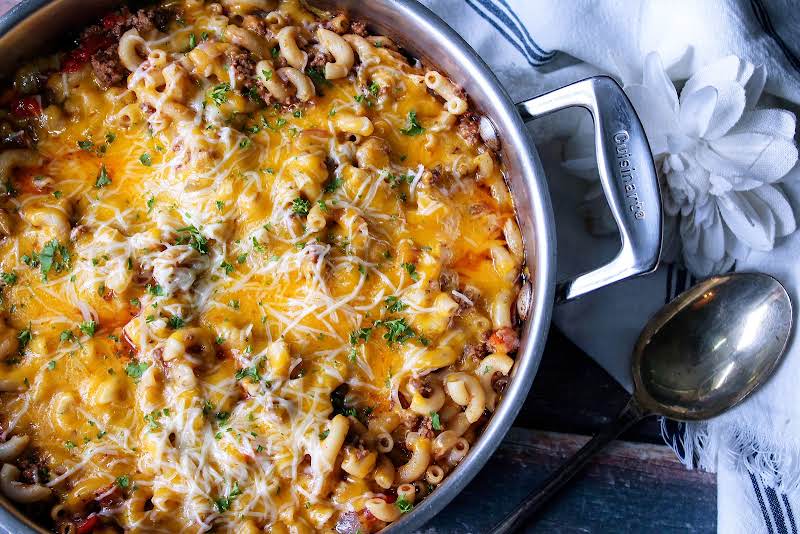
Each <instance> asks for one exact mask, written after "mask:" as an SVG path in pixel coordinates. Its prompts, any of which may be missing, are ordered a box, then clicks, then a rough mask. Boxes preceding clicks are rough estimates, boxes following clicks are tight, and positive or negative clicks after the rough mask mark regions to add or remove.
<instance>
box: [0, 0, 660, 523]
mask: <svg viewBox="0 0 800 534" xmlns="http://www.w3.org/2000/svg"><path fill="white" fill-rule="evenodd" d="M121 3H123V2H121V1H119V0H22V1H21V2H20V4H18V5H17V6H16V7H14V8H13V9H12V10H11V11H10V12H8V13H6V14H5V15H3V16H2V17H0V75H3V76H7V75H9V74H12V73H13V72H14V70H15V69H16V68H17V67H18V66H19V65H20V64H21V63H22V62H23V61H24V60H25V59H27V58H31V57H34V56H35V55H36V54H38V53H43V52H46V51H47V50H48V48H53V47H56V46H62V47H63V44H64V43H63V38H62V36H63V35H64V34H65V33H66V32H69V31H74V30H75V29H77V28H80V27H82V26H83V25H85V24H87V23H89V22H90V21H91V20H92V19H93V18H94V17H96V16H98V15H99V14H101V13H102V12H104V11H106V10H108V9H109V8H111V7H113V6H116V5H119V4H121ZM313 3H314V4H317V5H319V6H320V7H326V8H338V9H344V10H346V11H347V12H348V13H349V14H350V15H351V16H352V17H353V18H359V19H362V20H365V21H367V22H368V24H369V26H370V27H371V29H373V30H375V31H376V32H377V33H382V34H385V35H387V36H389V37H391V38H392V39H394V40H395V41H396V42H397V43H398V44H400V45H402V46H403V47H404V48H406V49H407V50H408V51H409V52H410V53H411V54H412V55H414V56H416V57H419V58H420V59H422V61H423V62H425V63H426V64H428V65H434V66H436V67H437V68H438V69H441V70H442V71H443V72H445V73H447V75H448V76H449V77H450V78H452V79H453V80H454V81H455V82H456V83H457V84H459V85H461V86H462V87H463V88H464V89H465V91H466V92H467V94H468V95H469V96H470V98H471V100H472V102H473V104H474V105H475V107H476V108H477V110H478V111H479V112H480V113H481V114H483V115H484V116H486V117H487V118H489V120H490V121H491V123H492V125H493V126H494V131H495V133H496V136H497V139H499V142H500V155H501V158H502V160H503V163H504V166H505V170H506V177H507V181H508V184H509V186H510V189H511V193H512V195H513V197H514V201H515V205H516V207H517V217H518V220H519V223H520V228H521V230H522V233H523V237H524V239H525V245H526V254H527V264H528V268H529V270H530V273H531V275H532V276H531V279H530V289H531V291H530V292H526V291H523V294H522V296H521V298H522V299H523V300H522V302H520V303H519V307H520V309H522V310H523V312H524V313H523V314H522V315H523V316H524V317H525V322H524V326H523V335H522V344H521V347H520V349H519V352H518V355H517V364H516V366H515V370H514V372H513V378H512V380H511V381H510V383H509V386H508V389H507V390H506V392H505V394H504V398H503V400H502V402H501V403H500V405H499V407H498V409H497V410H496V412H495V413H494V415H493V417H492V418H491V420H490V422H489V424H488V425H487V426H486V428H485V430H484V432H483V434H482V435H481V437H480V439H479V440H478V441H477V443H475V444H474V446H473V447H472V449H471V451H470V453H469V455H468V456H467V457H466V458H465V459H464V461H463V462H462V463H461V464H460V465H459V466H458V468H457V469H455V470H454V471H453V472H452V473H451V474H450V476H449V477H448V478H447V479H445V482H443V483H442V484H441V485H440V486H439V487H438V488H437V489H436V491H434V492H433V494H432V495H430V496H429V497H428V498H426V499H425V500H424V501H422V502H421V503H420V504H419V505H418V506H416V507H415V509H414V510H413V512H411V513H409V514H406V515H405V516H404V517H403V518H402V519H400V520H399V521H397V522H395V523H392V524H391V525H390V526H389V527H387V528H386V529H385V530H384V532H386V533H399V532H409V531H412V530H414V529H417V528H419V527H421V526H422V525H423V524H424V523H426V522H427V521H428V520H430V519H431V518H432V517H433V516H434V515H435V514H436V513H438V512H439V511H440V510H441V509H442V508H444V506H445V505H447V503H448V502H450V501H451V500H452V499H453V498H454V497H455V496H456V495H457V494H458V493H459V492H460V491H461V489H462V488H463V487H464V486H465V485H466V484H467V483H468V482H469V481H470V480H471V479H472V478H473V477H474V476H475V475H476V474H477V473H478V471H479V470H480V469H481V467H483V465H484V464H485V463H486V461H487V460H488V458H489V457H490V456H491V454H492V453H493V452H494V450H495V449H496V448H497V446H498V445H499V443H500V441H501V440H502V439H503V436H505V434H506V432H507V431H508V429H509V428H510V427H511V425H512V423H513V422H514V418H515V417H516V415H517V413H518V412H519V409H520V408H521V406H522V404H523V402H524V400H525V397H526V396H527V393H528V390H529V389H530V385H531V383H532V382H533V378H534V376H535V375H536V371H537V369H538V367H539V361H540V358H541V353H542V349H543V348H544V343H545V338H546V336H547V331H548V328H549V326H550V317H551V313H552V309H553V306H554V304H555V303H558V302H563V301H567V300H571V299H574V298H577V297H580V296H581V295H583V294H586V293H588V292H591V291H594V290H596V289H599V288H601V287H604V286H606V285H609V284H612V283H614V282H617V281H619V280H623V279H626V278H629V277H632V276H636V275H639V274H642V273H647V272H650V271H652V270H653V269H654V268H655V267H656V266H657V264H658V258H659V253H660V248H661V232H662V215H661V199H660V194H659V189H658V182H657V177H656V172H655V168H654V166H653V161H652V157H651V154H650V150H649V146H648V144H647V139H646V137H645V135H644V132H643V130H642V127H641V124H640V123H639V120H638V118H637V117H636V114H635V112H634V110H633V108H632V107H631V105H630V103H629V102H628V100H627V98H626V97H625V95H624V93H623V92H622V90H621V89H620V88H619V86H618V85H617V84H616V83H615V82H614V81H613V80H612V79H610V78H606V77H596V78H590V79H587V80H583V81H580V82H577V83H575V84H572V85H569V86H566V87H563V88H561V89H557V90H555V91H552V92H550V93H547V94H545V95H542V96H539V97H536V98H533V99H531V100H527V101H525V102H521V103H519V104H516V105H515V104H514V102H512V101H511V99H510V98H509V96H508V94H507V93H506V91H505V90H504V89H503V88H502V86H501V85H500V83H499V81H498V80H497V78H496V77H495V76H494V74H492V72H491V71H490V70H489V68H488V67H487V65H486V64H485V63H484V62H483V61H482V60H481V58H480V57H478V55H477V54H476V53H475V51H474V50H472V49H471V48H470V47H469V45H468V44H467V43H466V42H465V41H464V40H463V39H462V38H461V37H460V36H459V35H458V34H457V33H456V32H455V31H454V30H453V29H451V28H450V27H449V26H447V24H445V23H444V22H443V21H442V20H441V19H439V18H438V17H437V16H436V15H434V14H433V13H431V12H430V11H429V10H428V9H426V8H425V7H424V6H422V5H421V4H419V3H417V2H416V1H414V0H369V1H362V0H315V1H313ZM571 106H581V107H584V108H586V109H588V110H589V111H590V112H591V113H592V116H593V118H594V123H595V143H596V147H597V150H596V153H597V160H598V167H599V169H600V174H601V179H602V184H603V189H604V192H605V195H606V198H607V200H608V203H609V205H610V207H611V211H612V213H613V215H614V218H615V220H616V222H617V226H618V227H619V231H620V238H621V247H620V251H619V253H618V255H617V256H616V257H615V258H614V259H613V260H612V261H611V262H610V263H608V264H606V265H603V266H601V267H598V268H597V269H596V270H593V271H591V272H588V273H584V274H582V275H580V276H577V277H575V278H572V279H569V280H566V281H562V282H559V283H556V279H555V273H556V261H557V255H556V243H555V235H556V234H555V227H554V221H553V214H552V210H551V204H550V197H549V193H548V191H547V183H546V180H545V175H544V173H543V171H542V168H541V165H540V162H539V156H538V154H537V152H536V148H535V146H534V144H533V143H532V142H531V139H530V138H529V136H528V132H527V131H526V129H525V122H526V121H529V120H532V119H535V118H537V117H540V116H543V115H546V114H548V113H551V112H554V111H557V110H559V109H563V108H566V107H571ZM0 503H2V504H3V506H0V532H3V531H7V532H10V533H14V534H18V533H27V532H44V531H43V530H41V529H40V528H38V527H36V526H35V525H34V524H33V523H32V522H30V521H29V520H28V519H26V518H24V517H23V516H22V515H20V514H19V513H18V512H16V511H14V510H13V509H12V508H11V507H10V505H9V504H8V503H7V502H6V501H5V500H3V499H2V498H1V497H0Z"/></svg>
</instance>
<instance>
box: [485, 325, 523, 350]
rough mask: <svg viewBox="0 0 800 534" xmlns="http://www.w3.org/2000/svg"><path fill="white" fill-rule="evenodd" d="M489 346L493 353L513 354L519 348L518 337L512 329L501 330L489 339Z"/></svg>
mask: <svg viewBox="0 0 800 534" xmlns="http://www.w3.org/2000/svg"><path fill="white" fill-rule="evenodd" d="M489 345H490V346H491V347H492V350H494V351H495V352H502V353H508V352H514V351H515V350H517V349H518V348H519V335H517V331H516V330H514V329H513V328H508V327H505V328H501V329H499V330H495V331H494V332H493V333H492V335H491V336H490V337H489Z"/></svg>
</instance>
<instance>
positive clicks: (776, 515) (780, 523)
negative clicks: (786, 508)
mask: <svg viewBox="0 0 800 534" xmlns="http://www.w3.org/2000/svg"><path fill="white" fill-rule="evenodd" d="M764 493H765V494H766V495H767V502H768V503H769V508H770V510H772V518H773V519H774V520H775V528H776V529H777V530H778V534H789V531H788V530H787V529H786V523H787V521H786V518H785V517H784V514H783V509H782V508H781V503H780V501H778V494H777V493H775V489H774V488H771V487H769V486H767V485H766V484H764Z"/></svg>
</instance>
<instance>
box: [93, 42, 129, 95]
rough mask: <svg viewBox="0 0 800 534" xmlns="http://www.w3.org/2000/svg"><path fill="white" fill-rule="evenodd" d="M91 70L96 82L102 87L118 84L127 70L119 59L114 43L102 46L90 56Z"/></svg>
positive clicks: (106, 87)
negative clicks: (106, 46) (105, 46)
mask: <svg viewBox="0 0 800 534" xmlns="http://www.w3.org/2000/svg"><path fill="white" fill-rule="evenodd" d="M92 70H93V71H94V76H95V78H96V79H97V84H98V85H99V86H100V87H101V88H102V89H108V88H109V87H112V86H114V85H118V84H119V83H121V82H122V81H123V80H124V79H125V77H126V75H127V72H128V71H127V70H126V69H125V67H124V66H123V65H122V62H121V61H120V59H119V54H118V53H117V46H116V45H115V46H109V47H108V48H103V49H102V50H98V51H97V52H95V53H94V55H93V56H92Z"/></svg>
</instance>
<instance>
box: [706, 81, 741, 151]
mask: <svg viewBox="0 0 800 534" xmlns="http://www.w3.org/2000/svg"><path fill="white" fill-rule="evenodd" d="M716 90H717V95H718V96H717V106H716V108H714V114H713V115H712V116H711V120H710V122H709V125H708V129H707V130H706V131H705V134H704V135H703V137H704V138H706V139H717V138H719V137H722V136H723V135H725V134H726V133H728V130H730V129H731V128H733V126H734V125H735V124H736V123H737V122H739V119H740V118H741V116H742V112H743V111H744V106H745V93H744V88H743V87H742V86H741V85H738V84H737V83H735V82H728V83H721V84H719V85H717V86H716Z"/></svg>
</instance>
